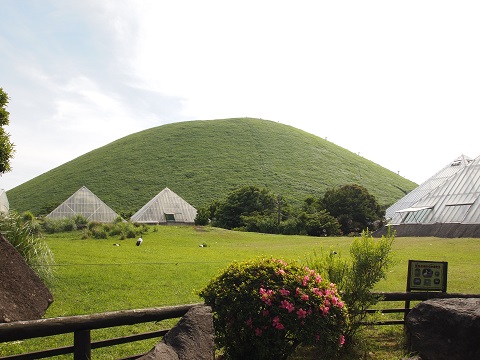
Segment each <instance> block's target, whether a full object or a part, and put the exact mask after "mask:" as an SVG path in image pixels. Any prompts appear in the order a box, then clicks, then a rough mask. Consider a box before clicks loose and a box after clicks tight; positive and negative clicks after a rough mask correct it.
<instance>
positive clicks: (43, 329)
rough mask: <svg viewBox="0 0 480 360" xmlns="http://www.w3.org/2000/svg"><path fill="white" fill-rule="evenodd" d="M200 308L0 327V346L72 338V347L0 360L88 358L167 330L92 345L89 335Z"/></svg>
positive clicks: (164, 308)
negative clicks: (99, 350)
mask: <svg viewBox="0 0 480 360" xmlns="http://www.w3.org/2000/svg"><path fill="white" fill-rule="evenodd" d="M196 305H200V304H190V305H179V306H169V307H163V308H149V309H139V310H122V311H113V312H107V313H99V314H92V315H77V316H66V317H58V318H47V319H39V320H30V321H16V322H11V323H4V324H0V342H8V341H16V340H25V339H31V338H37V337H45V336H51V335H60V334H68V333H73V334H74V344H73V346H67V347H62V348H55V349H48V350H43V351H38V352H35V353H28V354H20V355H12V356H6V357H1V359H15V360H20V359H41V358H46V357H51V356H56V355H63V354H69V353H70V354H71V353H73V354H74V359H75V360H80V359H81V360H85V359H90V358H91V349H95V348H100V347H106V346H112V345H118V344H123V343H126V342H132V341H138V340H144V339H149V338H153V337H159V336H163V335H165V333H166V332H167V331H168V329H167V330H159V331H154V332H150V333H143V334H136V335H130V336H126V337H121V338H116V339H108V340H102V341H97V342H94V343H92V342H91V340H90V331H91V330H95V329H103V328H109V327H115V326H124V325H135V324H140V323H145V322H152V321H161V320H166V319H175V318H179V317H182V316H183V315H185V314H186V313H187V312H188V310H190V309H191V308H192V307H193V306H196Z"/></svg>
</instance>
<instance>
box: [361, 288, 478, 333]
mask: <svg viewBox="0 0 480 360" xmlns="http://www.w3.org/2000/svg"><path fill="white" fill-rule="evenodd" d="M374 294H375V295H378V296H379V297H380V299H381V300H380V301H403V302H404V303H405V304H404V307H403V308H395V309H391V308H390V309H368V310H365V312H366V313H370V314H374V313H379V312H380V313H382V314H395V313H397V314H403V319H401V320H400V319H393V320H392V319H390V320H382V321H365V322H363V323H362V324H363V325H404V324H405V318H406V316H407V315H408V313H409V312H410V301H425V300H429V299H449V298H480V294H459V293H446V292H433V291H412V292H376V293H374Z"/></svg>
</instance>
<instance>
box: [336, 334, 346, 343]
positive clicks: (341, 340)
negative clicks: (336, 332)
mask: <svg viewBox="0 0 480 360" xmlns="http://www.w3.org/2000/svg"><path fill="white" fill-rule="evenodd" d="M338 344H339V345H340V346H342V345H343V344H345V336H343V335H340V338H339V339H338Z"/></svg>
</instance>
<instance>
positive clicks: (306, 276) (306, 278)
mask: <svg viewBox="0 0 480 360" xmlns="http://www.w3.org/2000/svg"><path fill="white" fill-rule="evenodd" d="M308 280H310V276H308V275H305V276H304V277H303V280H302V285H303V286H307V283H308Z"/></svg>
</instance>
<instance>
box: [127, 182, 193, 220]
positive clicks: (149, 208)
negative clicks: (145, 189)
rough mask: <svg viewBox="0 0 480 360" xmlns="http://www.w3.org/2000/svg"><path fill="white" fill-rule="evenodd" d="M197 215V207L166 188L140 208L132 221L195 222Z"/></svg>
mask: <svg viewBox="0 0 480 360" xmlns="http://www.w3.org/2000/svg"><path fill="white" fill-rule="evenodd" d="M196 216H197V209H195V208H194V207H193V206H192V205H190V204H189V203H188V202H186V201H185V200H183V199H182V198H181V197H180V196H178V195H177V194H175V193H174V192H173V191H172V190H170V189H169V188H165V189H163V190H162V191H160V193H158V194H157V195H156V196H155V197H154V198H153V199H152V200H150V201H149V202H148V203H147V204H145V205H144V206H143V207H142V208H141V209H140V210H138V211H137V212H136V213H135V214H134V215H133V216H132V217H131V218H130V221H132V222H136V223H146V224H171V223H185V224H193V223H194V222H195V217H196Z"/></svg>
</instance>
